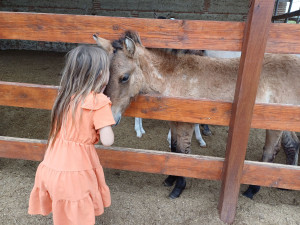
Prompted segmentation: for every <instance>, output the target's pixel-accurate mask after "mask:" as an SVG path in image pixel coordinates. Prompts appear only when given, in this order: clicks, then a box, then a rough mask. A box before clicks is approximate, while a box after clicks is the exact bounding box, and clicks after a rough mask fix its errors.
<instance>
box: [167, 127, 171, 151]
mask: <svg viewBox="0 0 300 225" xmlns="http://www.w3.org/2000/svg"><path fill="white" fill-rule="evenodd" d="M167 141H168V143H169V148H171V129H169V133H168V137H167Z"/></svg>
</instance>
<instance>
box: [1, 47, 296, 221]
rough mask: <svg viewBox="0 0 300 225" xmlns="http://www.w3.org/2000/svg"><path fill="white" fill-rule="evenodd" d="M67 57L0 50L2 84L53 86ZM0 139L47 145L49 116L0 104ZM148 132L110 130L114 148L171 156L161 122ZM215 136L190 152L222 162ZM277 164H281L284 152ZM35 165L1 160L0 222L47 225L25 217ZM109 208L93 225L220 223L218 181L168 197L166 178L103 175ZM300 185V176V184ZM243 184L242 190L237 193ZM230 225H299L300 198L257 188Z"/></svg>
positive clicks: (260, 136)
mask: <svg viewBox="0 0 300 225" xmlns="http://www.w3.org/2000/svg"><path fill="white" fill-rule="evenodd" d="M63 64H64V54H62V53H52V52H34V51H0V68H1V73H0V80H1V81H14V82H26V83H39V84H51V85H57V84H58V82H59V79H60V71H61V69H62V67H63ZM0 115H1V117H0V118H1V120H0V135H1V136H12V137H23V138H35V139H46V138H47V132H48V126H49V116H50V111H47V110H36V109H24V108H14V107H3V106H0ZM144 128H145V130H146V134H145V135H144V136H143V137H142V138H140V139H139V138H137V137H136V135H135V131H134V119H133V118H123V119H122V121H121V123H120V125H119V126H117V127H115V128H114V132H115V135H116V140H115V144H114V146H124V147H125V146H126V147H131V148H142V149H153V150H160V151H169V148H168V143H167V141H166V138H167V133H168V127H167V123H166V122H165V121H163V122H162V121H154V120H144ZM211 130H212V132H213V133H214V135H213V136H211V137H204V139H205V141H206V142H207V144H208V148H200V147H199V144H198V143H197V142H196V140H195V138H193V142H192V152H193V154H199V155H200V154H201V155H209V156H218V157H224V155H225V147H226V139H227V130H228V128H227V127H218V126H211ZM264 138H265V136H264V132H263V131H262V130H251V135H250V139H249V146H248V150H247V156H246V159H248V160H255V161H258V160H259V159H260V158H261V154H262V147H263V142H264ZM275 162H277V163H285V157H284V154H283V151H281V152H280V153H279V154H278V156H277V158H276V160H275ZM37 166H38V162H33V161H25V160H14V159H4V158H0V224H1V225H12V224H18V225H23V224H24V225H31V224H32V225H35V224H41V225H47V224H52V216H51V215H49V216H46V217H43V216H30V215H28V214H27V207H28V198H29V194H30V191H31V189H32V187H33V183H34V176H35V171H36V168H37ZM105 175H106V181H107V183H108V185H109V187H110V190H111V194H112V205H111V207H109V208H107V209H106V210H105V213H104V214H103V215H102V216H100V217H97V218H96V224H98V225H100V224H103V225H123V224H128V225H129V224H130V225H132V224H137V225H139V224H147V225H148V224H164V225H165V224H172V225H174V224H187V225H194V224H212V225H215V224H223V223H222V222H221V221H220V220H219V216H218V211H217V204H218V199H219V192H220V182H218V181H208V180H199V179H191V178H188V179H187V188H186V190H185V191H184V192H183V194H182V195H181V197H180V198H178V199H175V200H170V199H168V198H167V196H168V194H169V192H170V191H171V188H166V187H164V186H163V185H162V181H163V180H164V178H165V176H164V175H158V174H148V173H137V172H129V171H120V170H112V169H105ZM299 179H300V178H299ZM246 188H247V186H246V185H242V186H241V193H242V192H243V191H244V190H246ZM234 224H236V225H238V224H251V225H253V224H278V225H279V224H280V225H284V224H286V225H292V224H295V225H296V224H297V225H299V224H300V192H299V191H283V190H279V189H276V188H267V187H262V189H261V191H260V192H259V193H258V194H257V195H256V196H255V197H254V199H253V200H250V199H247V198H245V197H243V196H242V195H241V194H240V197H239V202H238V208H237V214H236V219H235V222H234Z"/></svg>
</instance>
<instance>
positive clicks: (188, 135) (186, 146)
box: [169, 122, 194, 199]
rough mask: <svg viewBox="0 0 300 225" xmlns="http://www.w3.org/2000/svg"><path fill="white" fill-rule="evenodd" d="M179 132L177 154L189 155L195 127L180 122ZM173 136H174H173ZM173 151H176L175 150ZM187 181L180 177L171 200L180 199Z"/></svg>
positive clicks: (177, 130) (178, 125)
mask: <svg viewBox="0 0 300 225" xmlns="http://www.w3.org/2000/svg"><path fill="white" fill-rule="evenodd" d="M176 132H177V145H176V152H177V153H184V154H188V153H190V152H191V140H192V135H193V132H194V125H193V124H191V123H181V122H178V123H177V126H176ZM172 136H173V134H172ZM172 147H173V146H171V150H172V151H174V148H172ZM185 186H186V181H185V177H181V176H178V177H177V180H176V184H175V187H174V189H173V190H172V192H171V193H170V195H169V197H170V198H171V199H174V198H178V197H179V196H180V194H181V193H182V191H183V190H184V189H185Z"/></svg>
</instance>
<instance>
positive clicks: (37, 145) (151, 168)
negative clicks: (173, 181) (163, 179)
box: [0, 136, 300, 190]
mask: <svg viewBox="0 0 300 225" xmlns="http://www.w3.org/2000/svg"><path fill="white" fill-rule="evenodd" d="M45 149H46V141H45V140H35V139H26V138H13V137H3V136H0V157H4V158H14V159H25V160H34V161H41V160H42V159H43V156H44V152H45ZM96 150H97V153H98V156H99V158H100V161H101V164H102V166H103V167H105V168H111V169H121V170H130V171H138V172H147V173H158V174H166V175H169V174H172V175H178V176H185V177H193V178H199V179H208V180H220V179H221V174H222V167H223V161H224V160H223V159H222V158H218V157H209V156H199V155H185V154H177V153H171V152H161V151H154V150H144V149H130V148H119V147H104V146H100V145H97V146H96ZM178 165H180V166H178ZM265 174H268V179H266V177H265ZM299 176H300V168H299V167H297V166H288V165H280V164H271V163H260V162H251V161H245V166H244V170H243V175H242V180H241V181H242V183H244V184H253V185H261V186H268V187H280V188H288V189H294V190H300V179H299Z"/></svg>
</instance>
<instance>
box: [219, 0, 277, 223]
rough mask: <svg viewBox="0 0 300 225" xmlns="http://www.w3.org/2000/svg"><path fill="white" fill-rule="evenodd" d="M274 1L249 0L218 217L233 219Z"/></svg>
mask: <svg viewBox="0 0 300 225" xmlns="http://www.w3.org/2000/svg"><path fill="white" fill-rule="evenodd" d="M273 6H274V0H253V1H251V9H250V11H249V13H248V20H247V23H246V27H245V35H244V41H243V46H242V56H241V60H240V66H239V72H238V79H237V84H236V89H235V96H234V101H233V105H232V114H231V119H230V126H229V133H228V140H227V147H226V156H225V161H224V167H223V176H222V187H221V194H220V199H219V207H218V208H219V213H220V219H221V220H222V221H223V222H225V223H232V222H233V221H234V217H235V212H236V207H237V201H238V196H239V192H240V183H241V178H242V173H243V166H244V160H245V155H246V150H247V144H248V137H249V132H250V127H251V121H252V115H253V110H254V104H255V98H256V93H257V89H258V83H259V78H260V73H261V68H262V62H263V58H264V53H265V48H266V44H267V38H268V34H269V29H270V25H271V17H272V13H273Z"/></svg>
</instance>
